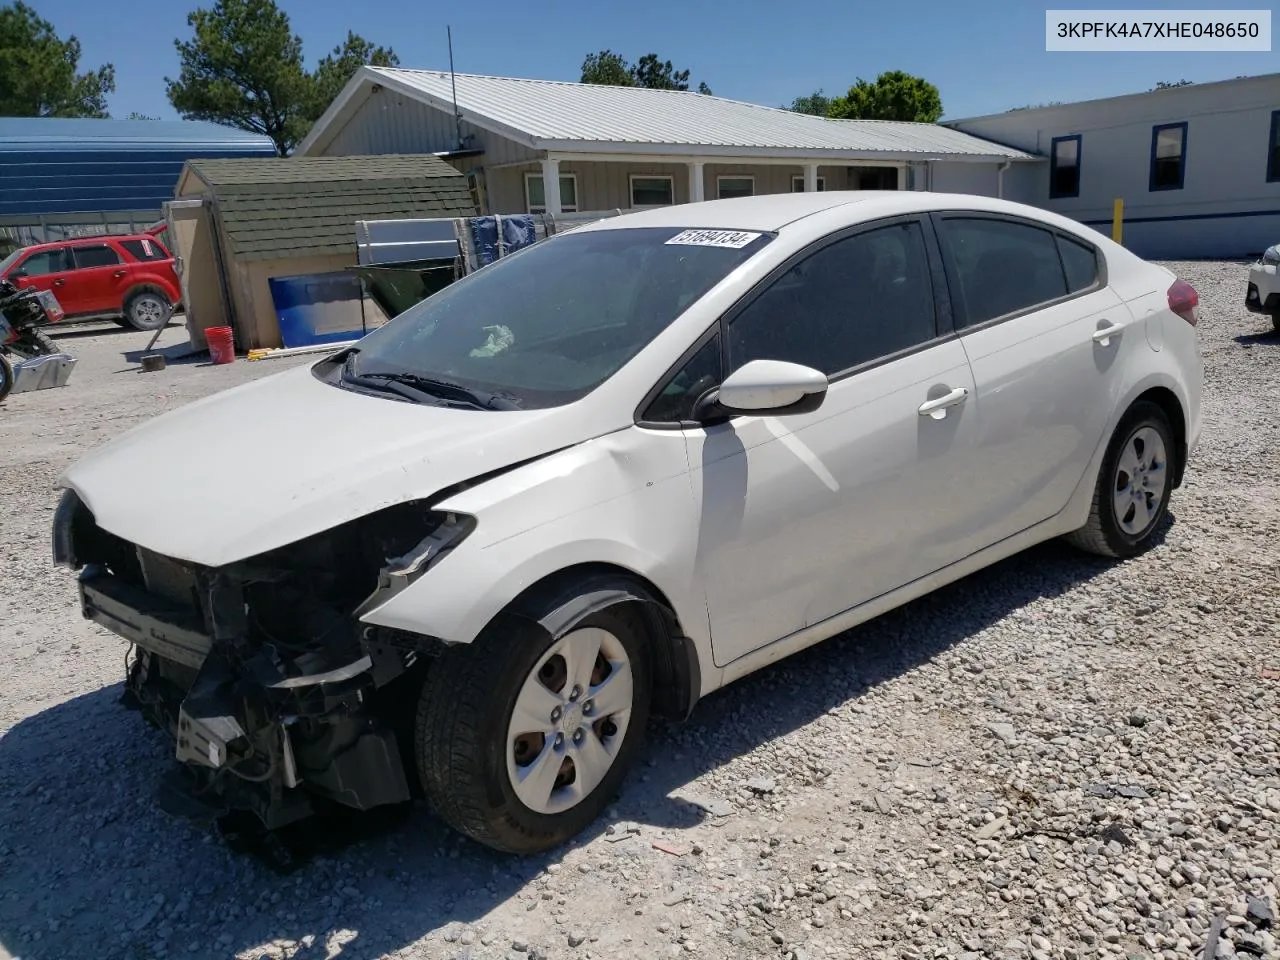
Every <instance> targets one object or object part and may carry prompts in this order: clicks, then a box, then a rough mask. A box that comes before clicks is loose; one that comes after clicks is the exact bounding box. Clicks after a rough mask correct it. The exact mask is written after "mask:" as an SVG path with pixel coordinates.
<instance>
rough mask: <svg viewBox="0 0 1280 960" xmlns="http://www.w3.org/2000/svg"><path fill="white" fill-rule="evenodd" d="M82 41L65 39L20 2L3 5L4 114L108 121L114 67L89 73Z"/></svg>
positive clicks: (0, 63) (0, 77)
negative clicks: (83, 61)
mask: <svg viewBox="0 0 1280 960" xmlns="http://www.w3.org/2000/svg"><path fill="white" fill-rule="evenodd" d="M79 68H80V41H79V40H77V39H76V38H75V37H74V36H71V37H68V38H67V39H66V40H63V39H62V38H60V37H59V36H58V34H57V33H56V32H55V31H54V29H53V24H51V23H49V21H47V20H45V19H44V18H42V17H41V16H40V15H39V14H37V13H36V12H35V10H33V9H32V8H31V7H29V6H27V5H26V4H25V3H23V2H22V0H17V2H15V3H11V4H5V5H3V6H0V116H3V117H105V116H107V94H109V93H113V92H114V91H115V89H116V73H115V67H113V66H112V65H111V64H109V63H108V64H105V65H103V66H101V67H99V68H98V69H97V70H90V71H87V72H85V73H80V72H78V71H79Z"/></svg>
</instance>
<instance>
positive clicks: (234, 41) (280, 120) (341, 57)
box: [165, 0, 399, 156]
mask: <svg viewBox="0 0 1280 960" xmlns="http://www.w3.org/2000/svg"><path fill="white" fill-rule="evenodd" d="M187 23H188V24H189V25H190V26H191V27H192V30H193V36H192V38H191V39H190V40H186V41H183V40H175V41H174V46H176V47H177V49H178V58H179V61H180V64H181V69H180V71H179V74H178V78H177V79H176V80H172V79H169V78H166V79H165V84H166V86H167V88H168V93H169V102H170V103H172V104H173V107H174V109H175V110H177V111H178V113H180V114H182V116H184V117H188V118H191V119H195V120H212V121H214V122H216V123H226V124H230V125H231V126H235V127H239V128H240V129H242V130H251V131H253V132H254V133H262V134H265V135H266V136H268V137H270V138H271V140H272V142H274V143H275V145H276V152H277V153H279V154H280V155H281V156H284V155H286V154H288V153H289V151H290V150H292V149H293V147H294V145H295V144H296V143H297V142H298V141H299V140H301V139H302V138H303V137H304V136H305V135H306V133H307V130H308V129H309V128H310V126H311V124H312V123H313V122H314V121H315V119H316V118H317V117H319V116H320V114H321V113H323V112H324V110H325V108H327V107H328V105H329V103H330V102H332V100H333V97H335V96H337V93H338V91H339V90H341V89H342V87H343V85H344V84H345V83H346V82H347V81H348V80H349V79H350V78H351V75H352V74H353V73H355V71H356V70H357V69H359V67H360V66H361V65H362V63H367V62H374V63H378V64H380V65H385V66H393V65H395V64H396V63H398V62H399V61H398V60H397V58H396V55H395V53H394V52H393V51H392V50H390V49H389V48H384V47H375V46H374V45H373V44H371V43H369V41H367V40H365V39H364V38H363V37H360V36H358V35H357V34H354V33H350V32H348V34H347V40H346V43H344V44H343V45H341V46H338V47H334V49H333V52H332V53H330V54H328V55H327V56H325V57H323V58H322V59H321V60H320V62H319V64H318V65H317V67H316V71H315V73H308V72H307V71H306V69H305V68H304V67H303V61H302V40H301V39H300V38H299V37H298V36H297V35H296V34H295V33H294V32H293V28H292V27H291V25H290V23H289V16H288V14H286V13H285V12H284V11H283V10H281V9H280V8H279V7H278V6H276V4H275V0H215V3H214V5H213V6H212V7H211V8H209V9H199V10H195V11H194V12H192V13H191V14H190V15H189V16H188V17H187ZM366 58H367V59H366Z"/></svg>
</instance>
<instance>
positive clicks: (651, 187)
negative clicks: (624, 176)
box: [631, 176, 676, 207]
mask: <svg viewBox="0 0 1280 960" xmlns="http://www.w3.org/2000/svg"><path fill="white" fill-rule="evenodd" d="M675 202H676V190H675V180H674V178H672V177H636V176H633V177H632V178H631V206H633V207H666V206H670V205H671V204H673V203H675Z"/></svg>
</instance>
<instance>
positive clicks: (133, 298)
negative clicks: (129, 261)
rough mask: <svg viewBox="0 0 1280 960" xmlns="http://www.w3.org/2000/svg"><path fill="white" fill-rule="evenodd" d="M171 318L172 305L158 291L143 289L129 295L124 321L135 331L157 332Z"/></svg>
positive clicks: (125, 303) (126, 301)
mask: <svg viewBox="0 0 1280 960" xmlns="http://www.w3.org/2000/svg"><path fill="white" fill-rule="evenodd" d="M172 316H173V304H172V303H170V302H169V298H168V297H166V296H165V295H164V294H163V293H161V292H160V291H159V290H154V289H152V288H150V287H145V288H143V289H142V290H138V291H135V292H134V293H131V294H129V298H128V299H127V300H125V302H124V319H125V322H126V323H128V325H129V326H131V327H133V328H134V329H135V330H159V329H160V328H161V327H163V326H164V325H165V324H167V323H168V322H169V318H170V317H172Z"/></svg>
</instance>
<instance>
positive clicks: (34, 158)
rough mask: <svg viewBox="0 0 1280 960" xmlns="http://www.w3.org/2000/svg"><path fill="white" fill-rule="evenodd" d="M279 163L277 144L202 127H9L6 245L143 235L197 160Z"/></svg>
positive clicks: (151, 123)
mask: <svg viewBox="0 0 1280 960" xmlns="http://www.w3.org/2000/svg"><path fill="white" fill-rule="evenodd" d="M274 155H275V147H274V145H273V144H272V143H271V140H270V139H269V138H268V137H265V136H262V135H260V134H255V133H247V132H245V131H243V130H236V129H233V128H231V127H223V126H220V125H218V124H215V123H203V122H199V121H194V120H64V119H56V118H32V117H0V244H4V245H8V246H12V245H20V244H26V243H38V242H41V241H44V240H58V239H61V238H63V237H68V236H83V235H85V234H98V233H121V232H130V231H134V230H142V229H145V228H146V227H147V226H148V225H150V224H151V223H153V222H155V221H156V220H158V219H159V218H160V216H161V205H162V204H163V203H164V202H165V201H166V200H171V199H173V192H174V188H175V187H176V186H177V183H178V177H179V176H180V175H181V173H182V168H183V164H185V163H186V162H187V161H188V160H192V159H212V158H221V157H261V156H274ZM6 241H7V243H6Z"/></svg>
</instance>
